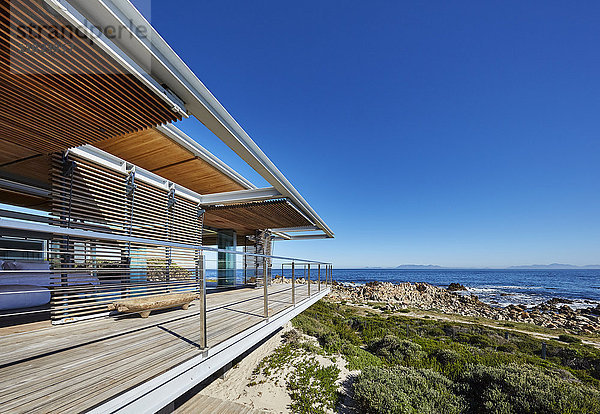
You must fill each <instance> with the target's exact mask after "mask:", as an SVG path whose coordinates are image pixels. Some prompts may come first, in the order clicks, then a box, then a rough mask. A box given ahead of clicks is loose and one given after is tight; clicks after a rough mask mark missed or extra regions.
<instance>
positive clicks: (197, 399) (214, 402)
mask: <svg viewBox="0 0 600 414" xmlns="http://www.w3.org/2000/svg"><path fill="white" fill-rule="evenodd" d="M173 412H174V413H175V414H192V413H193V414H215V413H221V414H259V413H261V412H264V411H258V410H254V409H252V408H250V407H246V406H245V405H242V404H238V403H234V402H230V401H223V400H220V399H218V398H214V397H210V396H208V395H204V394H196V395H195V396H194V397H192V398H190V399H189V400H188V401H186V402H185V403H184V404H183V405H181V407H179V408H177V409H176V410H175V411H173Z"/></svg>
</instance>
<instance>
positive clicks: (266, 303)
mask: <svg viewBox="0 0 600 414" xmlns="http://www.w3.org/2000/svg"><path fill="white" fill-rule="evenodd" d="M263 294H264V297H265V309H264V310H265V318H267V319H269V296H268V295H269V287H268V283H267V258H266V257H263Z"/></svg>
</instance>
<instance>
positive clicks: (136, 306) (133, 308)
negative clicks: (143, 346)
mask: <svg viewBox="0 0 600 414" xmlns="http://www.w3.org/2000/svg"><path fill="white" fill-rule="evenodd" d="M199 297H200V296H199V295H198V294H197V293H192V292H189V293H167V294H163V295H150V296H140V297H134V298H128V299H119V300H116V301H114V302H113V303H111V304H109V305H108V310H109V311H113V310H117V311H119V312H126V313H139V314H140V316H141V317H142V318H147V317H148V316H150V312H152V311H153V310H157V309H169V308H175V307H178V306H181V308H182V309H184V310H185V309H187V308H188V307H189V306H190V302H192V301H194V300H196V299H198V298H199Z"/></svg>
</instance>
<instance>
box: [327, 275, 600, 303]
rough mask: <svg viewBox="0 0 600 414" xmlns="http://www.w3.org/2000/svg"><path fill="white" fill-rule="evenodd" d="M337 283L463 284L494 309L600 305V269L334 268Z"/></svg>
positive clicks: (442, 285)
mask: <svg viewBox="0 0 600 414" xmlns="http://www.w3.org/2000/svg"><path fill="white" fill-rule="evenodd" d="M333 279H334V280H336V281H338V282H346V283H356V284H362V283H366V282H370V281H381V282H392V283H401V282H427V283H430V284H432V285H437V286H441V287H446V286H448V285H449V284H450V283H452V282H456V283H461V284H462V285H464V286H465V287H466V288H467V289H468V291H469V292H471V293H473V294H475V295H477V296H478V297H479V299H480V300H482V301H484V302H486V303H489V304H491V305H495V306H506V305H509V304H511V303H513V304H526V305H535V304H538V303H540V302H543V301H545V300H548V299H551V298H564V299H570V300H572V301H574V303H573V305H572V306H574V307H583V306H585V307H587V306H591V305H594V306H595V305H596V304H598V303H600V270H591V269H590V270H587V269H586V270H488V269H485V270H472V269H468V270H454V269H453V270H406V269H334V271H333Z"/></svg>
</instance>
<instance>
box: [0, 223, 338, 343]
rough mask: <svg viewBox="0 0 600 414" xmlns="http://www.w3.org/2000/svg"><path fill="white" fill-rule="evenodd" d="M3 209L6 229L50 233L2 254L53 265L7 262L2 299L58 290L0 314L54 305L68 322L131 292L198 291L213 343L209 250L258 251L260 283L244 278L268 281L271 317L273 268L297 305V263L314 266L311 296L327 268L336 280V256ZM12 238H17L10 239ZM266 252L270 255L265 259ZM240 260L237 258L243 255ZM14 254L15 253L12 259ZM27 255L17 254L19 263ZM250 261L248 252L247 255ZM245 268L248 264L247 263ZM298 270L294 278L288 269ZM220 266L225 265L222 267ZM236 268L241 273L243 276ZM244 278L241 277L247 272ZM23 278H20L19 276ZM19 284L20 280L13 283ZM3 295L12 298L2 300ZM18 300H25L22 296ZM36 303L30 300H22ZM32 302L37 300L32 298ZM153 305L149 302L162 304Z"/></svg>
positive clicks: (1, 274) (20, 236)
mask: <svg viewBox="0 0 600 414" xmlns="http://www.w3.org/2000/svg"><path fill="white" fill-rule="evenodd" d="M5 217H6V215H5V216H4V217H0V235H2V236H4V237H14V238H15V239H14V240H24V238H26V237H29V238H32V239H37V240H45V241H46V242H45V243H44V246H45V247H44V248H43V249H35V248H32V249H26V248H23V247H16V248H10V247H2V246H0V254H2V256H11V255H12V256H19V255H22V256H26V254H25V253H28V254H30V255H40V256H43V257H44V259H45V260H44V263H48V268H47V269H27V268H25V269H7V268H3V269H2V270H0V304H1V303H2V302H4V303H6V302H7V300H6V299H9V298H11V299H15V298H16V297H18V296H19V295H24V296H25V295H27V298H34V297H36V298H40V300H42V301H43V298H41V296H43V295H48V293H45V292H44V290H43V289H42V288H47V291H48V292H49V295H50V307H49V309H48V307H47V306H46V307H45V308H43V309H37V308H36V307H35V306H28V307H24V308H17V309H14V310H12V311H11V310H7V311H3V312H0V321H1V320H2V319H6V318H11V317H13V318H14V317H27V316H31V315H33V314H36V313H45V314H47V313H48V312H50V317H51V319H52V322H53V323H65V322H71V321H77V320H83V319H90V318H93V317H100V316H111V315H115V314H117V312H115V311H109V310H107V309H108V307H107V306H108V304H110V303H118V302H119V301H121V300H123V299H135V298H138V299H140V298H147V297H151V296H154V295H161V294H178V293H194V294H196V295H197V297H198V298H197V302H195V303H198V305H199V314H200V321H199V331H200V341H199V346H200V347H201V348H203V349H204V348H206V347H207V346H208V341H207V339H208V338H207V322H206V313H207V305H206V293H207V289H208V288H207V278H208V277H207V270H214V269H209V267H210V263H215V264H216V263H217V260H212V259H210V258H208V256H210V255H213V256H214V255H216V254H217V253H227V254H231V255H235V256H236V257H237V258H239V259H243V258H247V257H253V258H254V259H253V260H254V261H255V262H256V263H257V266H256V269H255V272H254V273H255V274H254V283H253V284H250V283H248V282H249V281H248V279H247V273H246V272H247V269H246V266H243V271H244V279H243V280H244V283H242V285H245V286H248V285H254V286H256V287H260V285H262V296H263V315H262V317H263V318H264V319H266V320H268V319H269V317H270V316H272V315H270V313H269V295H270V293H269V291H270V287H271V286H272V285H273V275H272V273H273V269H274V267H275V265H278V264H280V265H281V282H286V283H289V284H290V285H291V292H290V297H289V300H290V305H291V306H294V307H295V306H296V302H297V297H296V296H297V293H298V291H297V285H298V283H299V280H298V279H297V274H296V271H297V269H298V267H299V266H303V267H304V268H305V269H306V273H305V275H306V276H305V278H304V281H303V282H304V283H306V285H307V288H306V293H307V296H308V297H309V298H310V297H312V296H314V295H316V294H318V293H319V292H321V291H322V286H321V271H324V279H325V280H324V284H325V288H327V287H328V286H329V285H330V284H331V275H332V264H331V263H329V262H324V261H315V260H306V259H298V258H291V257H286V256H276V255H264V254H259V253H247V252H242V251H237V250H224V249H218V248H214V247H208V246H201V245H190V244H186V243H178V242H167V241H159V240H154V239H145V238H138V237H130V236H124V235H118V234H111V233H104V232H96V231H89V230H80V229H72V228H65V227H58V226H53V225H50V224H47V219H46V218H44V217H40V220H39V222H38V221H34V220H35V218H33V217H32V216H31V215H29V214H23V215H20V214H19V213H14V212H11V214H10V215H9V218H5ZM5 240H9V239H5ZM258 259H262V260H258ZM238 261H239V260H236V262H238ZM9 262H10V261H9ZM18 262H19V260H16V261H14V263H18ZM244 262H246V260H244ZM311 269H312V270H316V272H317V275H316V276H317V278H316V281H315V282H314V285H315V286H314V287H316V291H315V290H314V289H312V291H311V285H312V284H313V283H311V282H312V281H311ZM240 270H241V269H240ZM286 270H289V271H291V274H290V277H289V279H286V277H285V273H286V272H285V271H286ZM216 273H217V274H218V269H217V272H216ZM238 276H241V275H237V274H236V278H238ZM11 278H12V279H13V280H15V281H19V280H21V281H29V282H32V283H26V284H25V283H24V284H23V285H27V286H29V288H23V289H19V288H17V289H14V290H13V291H11V290H10V289H2V286H3V282H2V280H4V281H6V280H9V279H11ZM36 278H38V279H40V280H42V279H44V280H45V282H43V283H41V285H40V289H38V288H37V287H36V284H35V283H34V282H35V279H36ZM240 278H241V277H240ZM15 284H16V285H18V283H15ZM11 285H12V284H11ZM2 297H4V298H5V300H4V301H2ZM17 302H18V300H17ZM21 302H23V303H28V301H27V300H23V301H21ZM29 303H30V304H34V303H36V302H35V301H29ZM158 309H161V308H160V307H157V308H149V309H148V310H150V311H152V310H158Z"/></svg>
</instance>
